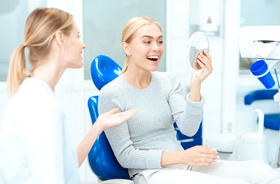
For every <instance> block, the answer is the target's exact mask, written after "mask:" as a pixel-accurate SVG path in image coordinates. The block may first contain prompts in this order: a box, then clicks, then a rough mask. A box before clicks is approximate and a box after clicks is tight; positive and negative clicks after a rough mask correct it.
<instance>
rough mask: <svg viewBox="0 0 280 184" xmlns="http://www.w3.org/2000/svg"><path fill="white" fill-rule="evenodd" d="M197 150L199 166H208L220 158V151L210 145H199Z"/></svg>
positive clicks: (197, 163)
mask: <svg viewBox="0 0 280 184" xmlns="http://www.w3.org/2000/svg"><path fill="white" fill-rule="evenodd" d="M197 150H198V153H197V159H196V163H195V165H197V166H208V165H211V164H212V163H213V162H215V161H216V160H217V159H219V156H218V152H217V151H216V150H215V149H212V148H211V147H209V146H197Z"/></svg>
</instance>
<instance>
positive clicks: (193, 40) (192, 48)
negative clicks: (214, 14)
mask: <svg viewBox="0 0 280 184" xmlns="http://www.w3.org/2000/svg"><path fill="white" fill-rule="evenodd" d="M202 50H205V51H207V52H209V39H208V37H207V35H206V34H205V33H203V32H195V33H193V34H192V35H191V37H190V39H189V41H188V44H187V58H186V60H187V61H186V62H187V67H188V68H187V69H188V70H189V71H191V72H194V73H196V74H197V75H198V74H199V73H200V72H201V71H202V70H201V69H199V70H197V69H195V67H194V65H195V62H196V58H197V55H198V53H200V52H201V51H202Z"/></svg>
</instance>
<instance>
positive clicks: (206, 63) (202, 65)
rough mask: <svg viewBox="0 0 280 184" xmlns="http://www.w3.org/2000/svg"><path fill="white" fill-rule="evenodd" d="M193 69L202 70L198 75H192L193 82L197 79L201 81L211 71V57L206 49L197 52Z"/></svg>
mask: <svg viewBox="0 0 280 184" xmlns="http://www.w3.org/2000/svg"><path fill="white" fill-rule="evenodd" d="M194 69H195V70H199V69H203V71H202V72H201V73H200V74H199V75H198V76H197V75H195V74H193V75H192V81H193V82H196V81H197V82H199V83H201V82H202V81H204V80H205V79H206V78H207V77H208V76H209V75H210V74H211V73H212V71H213V67H212V57H211V55H210V54H209V53H208V52H207V51H204V50H203V51H201V52H200V53H198V54H197V56H196V61H195V63H194Z"/></svg>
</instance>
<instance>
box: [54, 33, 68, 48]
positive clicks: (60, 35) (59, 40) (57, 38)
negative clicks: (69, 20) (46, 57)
mask: <svg viewBox="0 0 280 184" xmlns="http://www.w3.org/2000/svg"><path fill="white" fill-rule="evenodd" d="M54 40H55V41H56V43H57V44H58V45H63V43H64V42H65V35H64V34H63V33H62V32H61V31H56V32H55V35H54Z"/></svg>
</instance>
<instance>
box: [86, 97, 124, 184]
mask: <svg viewBox="0 0 280 184" xmlns="http://www.w3.org/2000/svg"><path fill="white" fill-rule="evenodd" d="M97 105H98V96H92V97H90V98H89V99H88V108H89V111H90V117H91V121H92V123H95V121H96V119H97V117H98V108H97ZM88 160H89V164H90V167H91V169H92V171H93V172H94V173H95V175H96V176H97V177H98V178H99V179H100V180H101V181H105V180H109V179H116V178H120V179H129V175H128V170H127V169H125V168H123V167H122V166H121V165H120V164H119V162H118V161H117V159H116V157H115V156H114V153H113V151H112V149H111V146H110V144H109V142H108V140H107V138H106V135H105V133H104V132H102V133H101V134H100V135H99V136H98V138H97V139H96V141H95V143H94V145H93V146H92V148H91V150H90V152H89V154H88Z"/></svg>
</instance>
